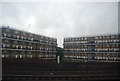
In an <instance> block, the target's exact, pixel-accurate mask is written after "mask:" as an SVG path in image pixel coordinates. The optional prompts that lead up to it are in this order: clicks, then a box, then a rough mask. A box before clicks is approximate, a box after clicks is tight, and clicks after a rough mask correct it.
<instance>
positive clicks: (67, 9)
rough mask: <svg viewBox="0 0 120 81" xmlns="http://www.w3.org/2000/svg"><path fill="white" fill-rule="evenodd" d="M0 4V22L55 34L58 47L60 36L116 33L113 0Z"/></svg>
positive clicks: (116, 24) (116, 21) (18, 27)
mask: <svg viewBox="0 0 120 81" xmlns="http://www.w3.org/2000/svg"><path fill="white" fill-rule="evenodd" d="M1 5H2V6H1ZM0 7H1V9H2V15H0V17H2V18H0V22H2V23H1V24H2V25H9V26H12V27H14V28H17V29H21V30H25V31H29V32H33V33H37V34H41V35H45V36H50V37H54V38H57V39H58V46H60V47H62V44H63V38H64V37H74V36H75V37H80V36H82V37H83V36H92V35H102V34H116V33H118V3H117V2H60V3H58V2H3V3H0ZM29 24H30V27H29V26H28V25H29Z"/></svg>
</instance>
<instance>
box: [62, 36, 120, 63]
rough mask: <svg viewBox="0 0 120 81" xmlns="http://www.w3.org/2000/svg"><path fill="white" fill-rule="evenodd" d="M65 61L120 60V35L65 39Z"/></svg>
mask: <svg viewBox="0 0 120 81" xmlns="http://www.w3.org/2000/svg"><path fill="white" fill-rule="evenodd" d="M63 45H64V58H63V60H64V61H68V62H69V61H76V62H78V61H88V60H103V61H104V60H107V61H117V60H120V34H116V35H104V36H93V37H73V38H64V44H63Z"/></svg>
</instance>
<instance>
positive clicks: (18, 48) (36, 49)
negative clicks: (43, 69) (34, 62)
mask: <svg viewBox="0 0 120 81" xmlns="http://www.w3.org/2000/svg"><path fill="white" fill-rule="evenodd" d="M1 30H2V58H40V59H56V47H57V39H55V38H51V37H47V36H42V35H38V34H34V33H30V32H26V31H21V30H17V29H14V28H10V27H9V26H2V27H1Z"/></svg>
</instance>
